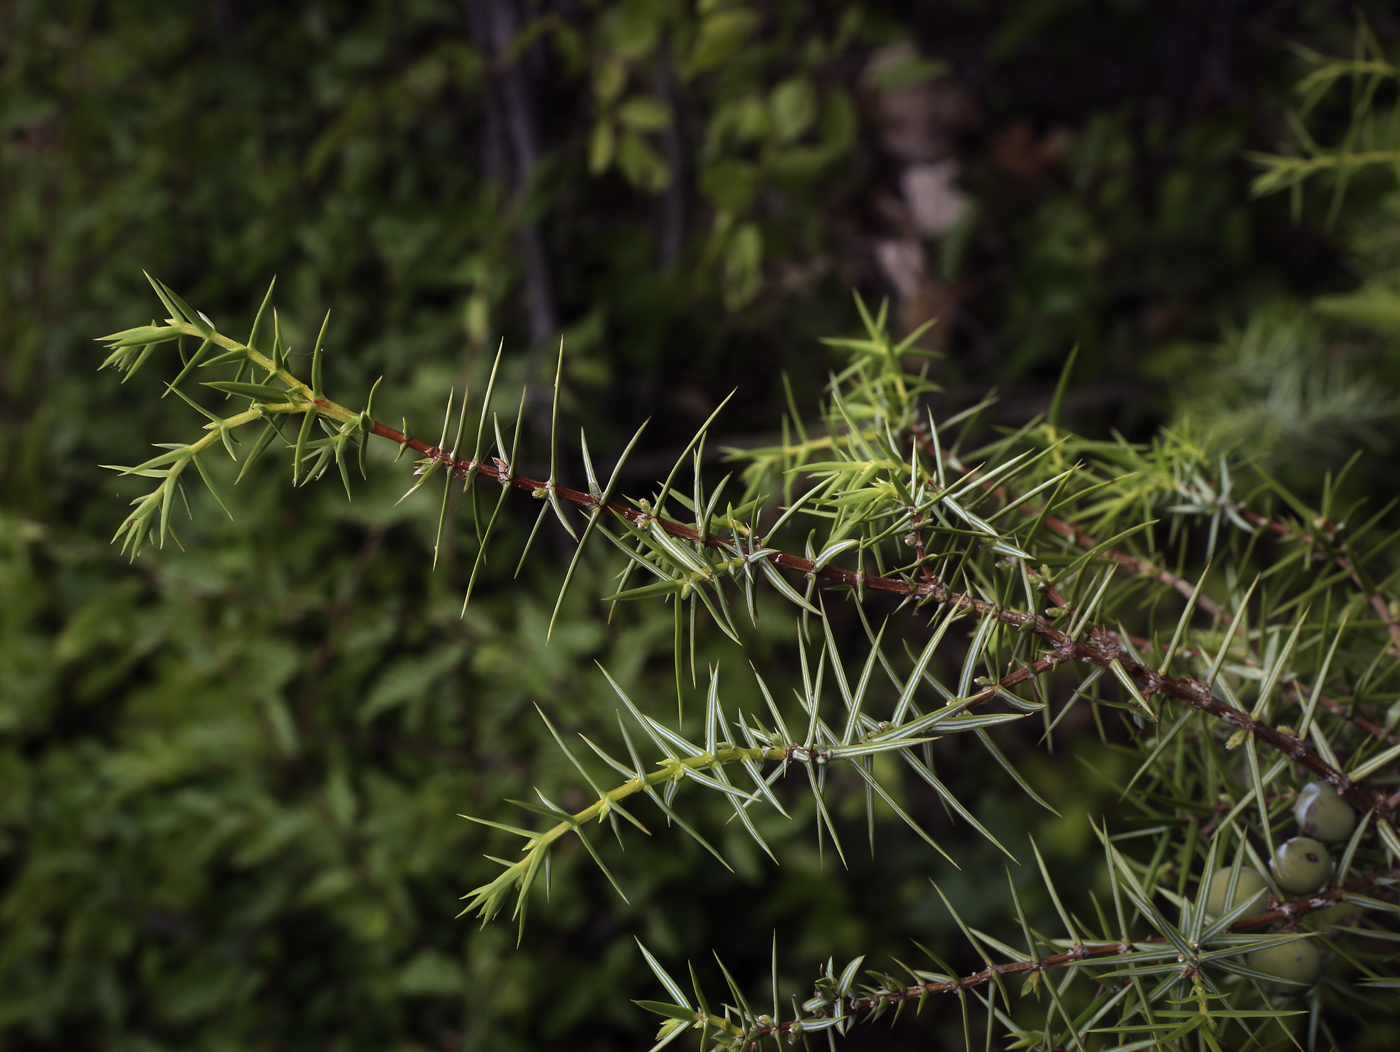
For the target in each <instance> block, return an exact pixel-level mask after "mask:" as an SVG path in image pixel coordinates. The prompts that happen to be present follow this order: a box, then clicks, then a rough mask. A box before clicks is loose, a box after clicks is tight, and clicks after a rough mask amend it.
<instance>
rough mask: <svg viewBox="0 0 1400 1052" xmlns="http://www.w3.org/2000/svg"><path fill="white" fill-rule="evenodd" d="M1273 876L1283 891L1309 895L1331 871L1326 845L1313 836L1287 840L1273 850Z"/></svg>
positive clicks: (1330, 858) (1330, 861)
mask: <svg viewBox="0 0 1400 1052" xmlns="http://www.w3.org/2000/svg"><path fill="white" fill-rule="evenodd" d="M1273 868H1274V879H1275V880H1277V881H1278V886H1279V887H1280V888H1282V889H1283V890H1284V891H1287V892H1291V893H1293V894H1295V895H1306V894H1308V893H1310V892H1313V891H1316V890H1317V889H1318V888H1320V887H1322V885H1323V883H1324V882H1325V881H1326V880H1327V877H1328V876H1329V875H1330V874H1331V872H1332V856H1331V855H1330V854H1329V853H1328V851H1327V845H1326V844H1324V843H1323V842H1322V841H1320V840H1314V839H1312V838H1311V837H1305V836H1295V837H1293V838H1292V839H1290V840H1285V841H1284V842H1283V843H1282V844H1280V845H1279V846H1278V849H1277V850H1276V851H1275V852H1274V860H1273Z"/></svg>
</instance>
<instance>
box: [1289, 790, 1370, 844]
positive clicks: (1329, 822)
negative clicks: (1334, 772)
mask: <svg viewBox="0 0 1400 1052" xmlns="http://www.w3.org/2000/svg"><path fill="white" fill-rule="evenodd" d="M1293 817H1294V818H1295V819H1297V821H1298V828H1299V829H1300V830H1302V832H1303V834H1304V835H1305V836H1310V837H1312V838H1313V839H1314V840H1321V841H1322V842H1323V843H1324V844H1341V843H1344V842H1345V841H1346V840H1347V838H1349V837H1350V836H1351V831H1352V830H1353V829H1355V828H1356V810H1355V808H1353V807H1352V806H1351V804H1349V803H1347V802H1346V801H1345V800H1344V799H1342V798H1341V797H1340V796H1338V795H1337V794H1336V792H1334V791H1333V790H1332V788H1331V787H1330V786H1326V785H1322V784H1321V783H1320V782H1309V783H1308V784H1307V785H1305V786H1303V788H1302V789H1301V790H1300V791H1299V793H1298V802H1297V803H1296V804H1294V806H1293Z"/></svg>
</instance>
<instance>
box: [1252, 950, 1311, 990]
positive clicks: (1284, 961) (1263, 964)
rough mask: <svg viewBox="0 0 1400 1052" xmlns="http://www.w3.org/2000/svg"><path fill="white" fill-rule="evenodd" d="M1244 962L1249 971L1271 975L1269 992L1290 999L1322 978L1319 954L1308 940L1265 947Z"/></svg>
mask: <svg viewBox="0 0 1400 1052" xmlns="http://www.w3.org/2000/svg"><path fill="white" fill-rule="evenodd" d="M1245 959H1246V960H1247V961H1248V962H1249V966H1250V967H1251V968H1254V969H1256V970H1257V971H1261V972H1266V973H1267V974H1268V975H1269V976H1271V979H1270V981H1269V983H1268V986H1269V987H1270V988H1271V989H1273V990H1276V991H1278V992H1279V993H1281V994H1284V995H1286V996H1290V997H1295V996H1297V995H1298V994H1301V993H1303V992H1304V991H1306V990H1308V989H1309V988H1310V987H1311V986H1312V985H1313V984H1314V983H1316V982H1317V980H1318V979H1319V978H1320V977H1321V975H1322V954H1321V953H1319V952H1318V949H1317V946H1316V945H1314V942H1313V940H1311V939H1298V940H1295V941H1294V942H1286V943H1276V944H1275V945H1273V946H1265V947H1263V948H1262V949H1258V950H1253V951H1251V952H1250V954H1249V956H1248V957H1247V958H1245Z"/></svg>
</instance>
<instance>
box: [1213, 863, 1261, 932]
mask: <svg viewBox="0 0 1400 1052" xmlns="http://www.w3.org/2000/svg"><path fill="white" fill-rule="evenodd" d="M1232 874H1233V871H1232V870H1231V869H1229V868H1228V867H1227V868H1225V869H1217V870H1216V871H1215V872H1214V873H1212V874H1211V876H1210V885H1209V889H1208V891H1207V893H1206V916H1208V917H1210V918H1212V919H1214V918H1216V917H1218V916H1220V915H1221V914H1222V913H1226V912H1228V911H1230V910H1233V909H1234V908H1235V907H1236V906H1244V905H1246V904H1248V905H1249V906H1250V907H1251V908H1250V910H1249V912H1247V913H1246V914H1245V916H1246V917H1253V916H1255V915H1256V914H1259V913H1263V912H1264V910H1265V908H1266V902H1267V898H1268V896H1267V893H1268V890H1269V882H1268V881H1267V880H1265V879H1264V874H1262V873H1260V872H1259V871H1258V870H1257V869H1252V868H1250V867H1249V866H1244V867H1242V868H1241V869H1240V872H1239V876H1238V877H1237V878H1235V880H1236V883H1235V892H1234V894H1233V895H1232V894H1230V880H1231V877H1232Z"/></svg>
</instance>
